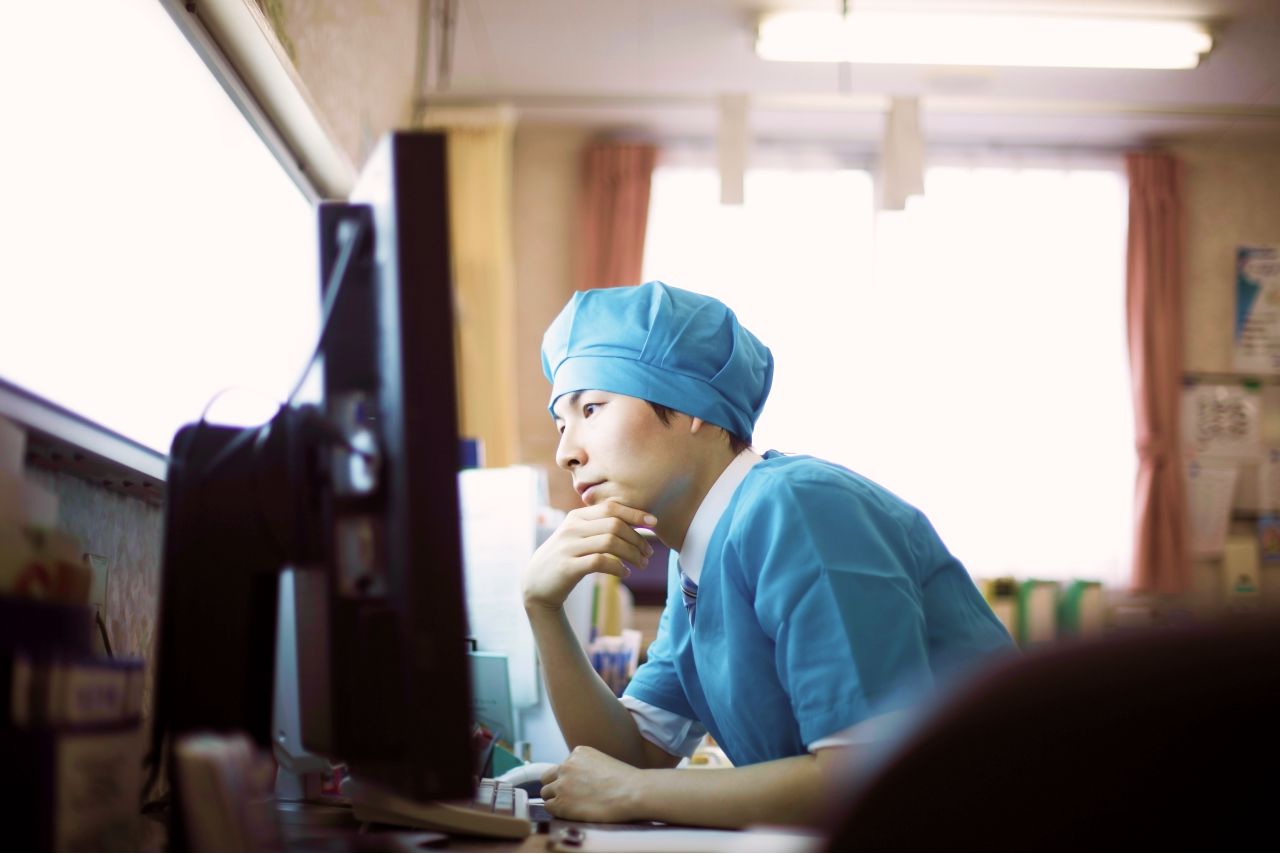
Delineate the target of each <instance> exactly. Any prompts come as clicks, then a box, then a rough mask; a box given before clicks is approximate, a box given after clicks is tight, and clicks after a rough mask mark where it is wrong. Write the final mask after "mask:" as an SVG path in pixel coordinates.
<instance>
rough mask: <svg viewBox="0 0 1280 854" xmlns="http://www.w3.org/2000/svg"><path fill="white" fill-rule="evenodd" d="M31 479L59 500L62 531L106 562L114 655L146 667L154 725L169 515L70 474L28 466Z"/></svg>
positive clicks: (146, 696) (147, 706)
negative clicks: (159, 617)
mask: <svg viewBox="0 0 1280 854" xmlns="http://www.w3.org/2000/svg"><path fill="white" fill-rule="evenodd" d="M26 476H27V477H28V478H30V479H31V480H32V481H34V482H36V483H37V484H39V485H40V486H42V487H44V488H45V489H48V490H50V491H52V492H53V493H54V494H55V495H57V497H58V520H57V527H58V529H59V530H61V531H64V532H66V533H68V534H70V535H71V536H73V537H75V538H76V539H77V540H79V542H80V547H81V549H82V550H83V551H84V552H87V553H89V554H95V555H101V556H102V557H105V558H106V559H107V561H108V564H109V569H108V575H107V601H106V614H105V616H106V623H107V634H108V636H109V638H110V639H111V648H112V652H113V653H114V654H115V655H117V656H141V657H143V658H145V659H146V661H147V674H146V682H145V684H144V687H143V694H142V709H143V716H144V720H145V722H146V723H145V725H146V726H149V725H150V717H151V712H152V702H151V698H152V688H153V686H154V684H155V663H156V662H155V659H156V645H155V639H156V617H157V615H158V611H159V602H160V550H161V542H162V531H163V525H164V511H163V510H162V509H161V508H159V507H156V506H154V505H151V504H147V503H145V502H143V501H141V500H139V499H137V498H132V497H129V496H126V495H121V494H119V493H116V492H111V491H109V490H107V489H104V488H103V487H101V486H97V485H95V484H93V483H90V482H89V481H87V480H83V479H81V478H79V477H76V476H74V475H70V474H62V473H54V472H49V471H46V470H44V469H40V468H35V467H31V466H29V467H28V468H27V470H26Z"/></svg>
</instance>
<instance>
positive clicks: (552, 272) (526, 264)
mask: <svg viewBox="0 0 1280 854" xmlns="http://www.w3.org/2000/svg"><path fill="white" fill-rule="evenodd" d="M593 136H594V134H593V132H592V131H590V130H587V129H583V128H579V127H556V126H537V125H532V126H529V125H520V126H517V128H516V139H515V187H514V192H513V194H512V219H513V221H514V222H513V228H512V234H513V240H514V242H515V263H516V299H517V321H516V323H517V328H516V373H515V377H516V385H517V388H518V401H517V409H516V413H517V418H518V419H519V425H518V432H519V442H520V448H519V455H520V456H519V458H520V461H521V462H522V463H525V464H528V465H539V466H542V467H544V468H545V469H546V470H547V472H548V475H547V481H548V483H549V485H550V488H551V503H552V504H553V505H554V506H556V507H559V508H561V509H564V510H570V509H572V508H574V507H578V506H580V504H581V502H580V501H579V500H578V496H577V494H576V493H575V492H574V491H573V487H572V482H571V481H570V479H569V477H568V475H566V474H565V473H564V472H562V471H561V470H560V469H558V468H557V467H556V465H555V451H556V445H557V444H558V439H559V437H558V434H557V433H556V430H555V428H554V426H553V425H552V422H551V417H550V415H549V414H548V413H547V393H548V391H549V390H550V387H549V386H548V385H547V380H546V378H545V377H544V376H543V375H542V358H541V352H542V333H543V332H545V331H546V328H547V327H548V326H549V325H550V324H551V321H552V320H554V319H555V317H556V315H557V314H558V313H559V312H560V309H562V308H563V307H564V305H565V303H566V302H568V300H569V296H570V295H571V294H572V293H573V264H574V258H575V255H574V235H575V233H576V231H577V216H578V207H577V206H578V189H579V184H580V179H579V174H580V161H581V156H582V151H583V149H584V148H585V147H586V144H587V142H588V141H589V140H591V139H592V138H593Z"/></svg>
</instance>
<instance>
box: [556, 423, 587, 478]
mask: <svg viewBox="0 0 1280 854" xmlns="http://www.w3.org/2000/svg"><path fill="white" fill-rule="evenodd" d="M586 460H587V456H586V452H585V451H583V450H582V446H581V445H580V444H579V443H578V442H577V441H575V440H574V433H573V431H572V430H570V429H569V428H568V427H566V428H565V430H564V432H563V433H561V434H560V444H559V445H557V446H556V465H558V466H559V467H560V468H562V469H564V470H565V471H568V472H571V471H573V470H574V469H576V468H578V467H579V466H581V465H582V464H583V463H584V462H586Z"/></svg>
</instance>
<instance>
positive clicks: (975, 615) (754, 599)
mask: <svg viewBox="0 0 1280 854" xmlns="http://www.w3.org/2000/svg"><path fill="white" fill-rule="evenodd" d="M676 557H677V556H676V555H674V554H673V555H672V560H671V565H670V568H669V581H668V586H667V605H666V609H665V610H664V611H663V614H662V618H661V621H660V623H659V626H658V635H657V638H656V639H655V640H654V642H653V643H652V644H651V645H650V647H649V654H648V660H647V661H646V662H645V663H644V664H643V665H642V666H641V667H640V668H639V669H638V670H637V671H636V674H635V677H634V678H633V679H632V681H631V684H630V685H629V686H628V687H627V690H626V693H627V694H628V695H630V696H632V697H634V698H636V699H638V700H642V701H643V702H646V703H650V704H652V705H654V706H657V707H659V708H661V709H665V710H667V711H669V712H672V713H674V714H677V715H681V716H683V717H686V718H691V719H695V720H697V721H699V722H700V723H702V724H703V725H704V726H705V727H706V728H707V730H708V731H709V732H710V733H711V735H712V736H713V737H714V738H715V740H716V742H717V743H718V744H719V745H720V746H721V748H723V749H724V751H725V753H726V755H727V756H728V757H729V760H730V761H731V762H733V763H734V764H735V765H747V764H752V763H755V762H765V761H769V760H772V759H780V758H783V757H787V756H797V755H801V754H804V753H805V752H806V751H807V749H808V745H810V744H812V743H813V742H815V741H817V740H819V739H822V738H825V737H827V736H831V735H834V734H836V733H837V732H839V731H840V730H843V729H845V728H847V727H850V726H852V725H854V724H856V723H859V722H860V721H863V720H866V719H868V718H872V717H875V716H877V715H880V714H884V713H887V712H891V711H895V710H898V709H902V708H906V707H909V706H912V705H914V704H916V703H917V702H919V701H920V700H921V699H922V698H923V696H924V695H927V694H928V693H929V692H930V691H932V690H933V689H934V688H935V687H937V686H938V685H939V684H940V683H941V682H943V681H946V680H948V679H949V678H951V677H953V676H955V675H958V674H960V673H961V672H963V671H965V670H967V669H970V668H972V667H973V666H975V665H977V664H979V663H981V662H983V661H984V660H986V659H988V658H989V657H990V656H991V655H993V654H995V653H998V652H1001V651H1007V650H1011V649H1012V647H1013V643H1012V640H1011V639H1010V637H1009V634H1008V632H1006V631H1005V629H1004V626H1003V625H1002V624H1001V623H1000V621H999V620H998V619H997V618H996V616H995V615H994V614H993V613H992V612H991V609H990V607H988V605H987V603H986V600H984V599H983V597H982V594H981V593H979V592H978V589H977V587H975V586H974V584H973V581H972V579H971V578H970V577H969V574H968V572H967V571H966V570H965V568H964V566H963V565H961V563H960V562H959V561H958V560H956V559H955V558H954V557H952V555H951V554H950V553H949V552H948V551H947V549H946V546H944V545H943V543H942V541H941V540H940V539H939V538H938V535H937V533H935V531H934V530H933V527H932V526H931V525H930V524H929V521H928V520H927V519H926V518H925V517H924V514H922V513H921V512H920V511H918V510H916V509H915V508H914V507H912V506H911V505H909V504H907V503H906V502H904V501H902V500H901V499H900V498H898V497H897V496H895V495H893V494H892V493H891V492H889V491H888V490H886V489H884V488H883V487H881V486H879V485H877V484H875V483H873V482H872V481H870V480H867V479H866V478H864V477H862V476H861V475H858V474H856V473H854V472H851V471H849V470H848V469H845V468H842V467H840V466H837V465H835V464H833V463H828V462H825V461H823V460H819V459H816V458H814V457H807V456H784V455H781V454H779V453H778V452H776V451H770V452H768V453H767V454H766V455H765V458H764V460H763V461H762V462H760V463H758V464H757V465H755V466H754V467H753V468H752V469H751V470H750V472H749V473H748V474H747V476H746V478H745V479H744V480H743V481H742V483H741V484H739V485H738V488H737V490H736V491H735V492H734V494H733V498H732V499H731V501H730V503H729V506H728V508H727V509H726V510H725V512H724V514H723V515H722V516H721V517H720V520H719V522H718V523H717V524H716V526H715V530H714V533H713V534H712V535H711V539H710V542H709V544H708V547H707V555H706V559H705V562H704V563H703V567H702V575H701V577H700V579H699V583H698V604H697V611H696V614H695V619H694V621H693V625H692V626H691V625H690V621H689V617H688V615H687V613H686V611H685V608H684V603H683V600H682V597H681V595H680V588H679V570H678V568H677V564H676Z"/></svg>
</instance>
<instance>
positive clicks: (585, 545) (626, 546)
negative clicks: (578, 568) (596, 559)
mask: <svg viewBox="0 0 1280 854" xmlns="http://www.w3.org/2000/svg"><path fill="white" fill-rule="evenodd" d="M576 550H577V552H578V553H577V555H575V557H583V556H584V555H593V554H600V555H612V556H613V557H616V558H619V559H620V560H625V561H626V562H627V563H630V564H633V565H634V566H639V567H644V566H648V564H649V556H650V555H651V554H653V549H652V548H651V547H650V546H649V544H648V543H645V542H643V541H642V542H640V543H639V544H637V543H633V542H632V541H631V540H629V539H626V538H624V537H620V536H618V535H617V534H612V533H609V534H597V535H595V536H593V537H584V538H583V539H581V540H579V541H578V543H577V547H576Z"/></svg>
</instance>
